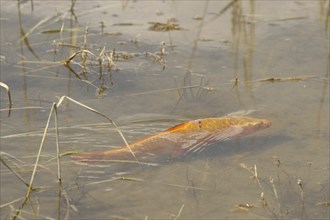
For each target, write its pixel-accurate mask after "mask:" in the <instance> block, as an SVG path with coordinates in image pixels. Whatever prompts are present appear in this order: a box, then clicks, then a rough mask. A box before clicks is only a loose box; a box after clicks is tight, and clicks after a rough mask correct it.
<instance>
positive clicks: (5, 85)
mask: <svg viewBox="0 0 330 220" xmlns="http://www.w3.org/2000/svg"><path fill="white" fill-rule="evenodd" d="M0 86H1V87H2V88H4V89H5V90H7V95H8V100H9V110H8V117H9V116H10V113H11V106H12V105H13V103H12V101H11V95H10V89H9V86H8V85H7V84H6V83H3V82H1V81H0Z"/></svg>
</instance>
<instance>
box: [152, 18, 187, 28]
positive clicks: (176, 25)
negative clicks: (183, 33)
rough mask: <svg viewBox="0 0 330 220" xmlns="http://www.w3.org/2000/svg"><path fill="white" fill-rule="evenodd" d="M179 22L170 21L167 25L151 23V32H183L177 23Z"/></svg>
mask: <svg viewBox="0 0 330 220" xmlns="http://www.w3.org/2000/svg"><path fill="white" fill-rule="evenodd" d="M175 22H177V20H176V19H169V20H167V22H166V23H160V22H149V23H150V24H151V26H150V27H149V30H152V31H178V30H183V29H182V28H181V27H180V26H179V24H177V23H175Z"/></svg>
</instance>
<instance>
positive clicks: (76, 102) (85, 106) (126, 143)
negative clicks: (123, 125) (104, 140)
mask: <svg viewBox="0 0 330 220" xmlns="http://www.w3.org/2000/svg"><path fill="white" fill-rule="evenodd" d="M64 99H68V100H69V101H71V102H73V103H75V104H77V105H79V106H81V107H83V108H86V109H87V110H89V111H91V112H93V113H95V114H98V115H100V116H102V117H104V118H106V119H107V120H108V121H109V122H110V124H112V125H113V126H114V127H115V129H116V131H117V132H118V133H119V135H120V136H121V138H122V139H123V141H124V143H125V145H126V146H127V148H128V150H129V151H130V153H131V154H132V155H133V157H134V159H135V160H136V162H138V163H140V162H139V160H138V159H137V158H136V156H135V154H134V152H133V151H132V149H131V147H130V146H129V144H128V142H127V140H126V138H125V136H124V134H123V132H122V131H121V130H120V129H119V127H118V126H117V125H116V123H115V122H114V121H113V120H112V119H111V118H109V117H108V116H106V115H105V114H102V113H101V112H99V111H97V110H95V109H93V108H91V107H89V106H87V105H84V104H82V103H81V102H78V101H77V100H74V99H73V98H70V97H69V96H62V97H61V98H60V100H59V101H58V102H57V108H58V107H59V106H60V105H61V104H62V102H63V100H64Z"/></svg>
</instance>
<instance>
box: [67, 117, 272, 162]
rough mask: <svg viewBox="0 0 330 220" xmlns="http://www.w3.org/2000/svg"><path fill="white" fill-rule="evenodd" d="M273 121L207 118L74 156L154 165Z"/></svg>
mask: <svg viewBox="0 0 330 220" xmlns="http://www.w3.org/2000/svg"><path fill="white" fill-rule="evenodd" d="M271 124H272V123H271V121H269V120H267V119H256V118H251V117H246V116H229V117H221V118H204V119H197V120H193V121H189V122H186V123H183V124H179V125H176V126H174V127H171V128H169V129H167V130H165V131H163V132H160V133H158V134H156V135H153V136H150V137H147V138H145V139H142V140H140V141H136V142H134V143H132V144H129V147H130V149H131V150H132V152H133V153H134V156H135V157H134V156H133V154H132V152H131V151H130V149H129V148H128V146H123V147H121V148H118V149H113V150H107V151H93V152H83V153H77V154H74V155H72V156H71V157H72V158H74V159H78V160H82V161H101V160H138V161H141V162H154V161H158V160H160V159H167V160H168V159H175V158H178V157H181V156H183V155H185V154H187V153H189V152H201V151H203V150H204V149H205V147H206V146H208V145H210V144H214V143H217V142H220V141H226V140H231V139H233V138H238V137H243V136H246V135H249V134H252V133H254V132H257V131H259V130H263V129H265V128H268V127H269V126H270V125H271Z"/></svg>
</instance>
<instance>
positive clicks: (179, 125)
mask: <svg viewBox="0 0 330 220" xmlns="http://www.w3.org/2000/svg"><path fill="white" fill-rule="evenodd" d="M189 123H190V122H186V123H182V124H178V125H175V126H173V127H171V128H169V129H167V130H166V131H168V132H174V131H180V130H184V129H185V128H186V127H188V125H189Z"/></svg>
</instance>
